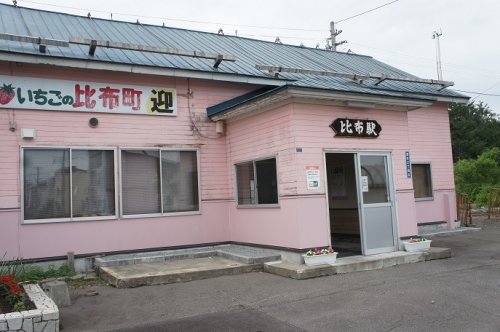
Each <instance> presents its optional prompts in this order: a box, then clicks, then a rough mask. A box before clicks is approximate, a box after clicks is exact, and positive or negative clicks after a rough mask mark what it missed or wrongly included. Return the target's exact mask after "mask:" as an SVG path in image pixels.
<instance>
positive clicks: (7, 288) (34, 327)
mask: <svg viewBox="0 0 500 332" xmlns="http://www.w3.org/2000/svg"><path fill="white" fill-rule="evenodd" d="M4 258H5V255H4V257H3V258H2V257H0V331H42V330H43V331H47V332H55V331H59V309H58V308H57V305H56V304H55V303H54V301H52V299H50V298H49V297H48V296H47V295H46V294H45V293H44V292H43V290H42V289H41V288H40V286H39V285H38V284H21V283H19V282H18V276H19V275H20V274H22V273H23V271H24V270H23V266H22V265H21V261H20V260H17V261H14V262H6V261H4Z"/></svg>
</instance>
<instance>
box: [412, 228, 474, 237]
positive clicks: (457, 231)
mask: <svg viewBox="0 0 500 332" xmlns="http://www.w3.org/2000/svg"><path fill="white" fill-rule="evenodd" d="M480 230H481V228H480V227H459V228H455V229H450V230H444V231H437V232H430V233H423V234H419V235H420V236H423V237H428V238H432V237H436V236H451V235H458V234H467V233H474V232H479V231H480Z"/></svg>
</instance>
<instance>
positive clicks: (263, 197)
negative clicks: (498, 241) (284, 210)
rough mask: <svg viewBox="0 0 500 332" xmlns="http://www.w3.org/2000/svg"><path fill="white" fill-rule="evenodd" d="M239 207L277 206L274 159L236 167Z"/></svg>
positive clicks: (276, 181)
mask: <svg viewBox="0 0 500 332" xmlns="http://www.w3.org/2000/svg"><path fill="white" fill-rule="evenodd" d="M236 184H237V188H238V190H237V192H238V204H239V205H252V204H278V180H277V176H276V158H271V159H264V160H258V161H252V162H247V163H242V164H237V165H236Z"/></svg>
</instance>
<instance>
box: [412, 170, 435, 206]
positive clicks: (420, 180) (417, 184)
mask: <svg viewBox="0 0 500 332" xmlns="http://www.w3.org/2000/svg"><path fill="white" fill-rule="evenodd" d="M411 172H412V178H413V190H414V191H415V198H432V179H431V165H430V164H412V165H411Z"/></svg>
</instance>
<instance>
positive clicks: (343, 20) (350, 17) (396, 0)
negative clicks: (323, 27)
mask: <svg viewBox="0 0 500 332" xmlns="http://www.w3.org/2000/svg"><path fill="white" fill-rule="evenodd" d="M398 1H399V0H394V1H391V2H388V3H385V4H383V5H380V6H378V7H375V8H372V9H369V10H367V11H364V12H362V13H359V14H356V15H353V16H349V17H346V18H343V19H341V20H337V21H335V23H340V22H345V21H347V20H350V19H353V18H355V17H358V16H361V15H364V14H368V13H371V12H373V11H375V10H377V9H380V8H382V7H385V6H389V5H390V4H393V3H395V2H398Z"/></svg>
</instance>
